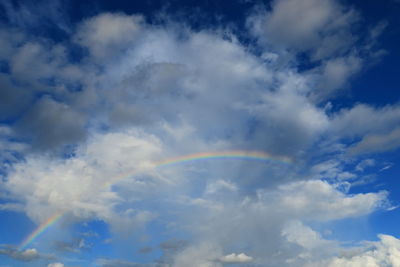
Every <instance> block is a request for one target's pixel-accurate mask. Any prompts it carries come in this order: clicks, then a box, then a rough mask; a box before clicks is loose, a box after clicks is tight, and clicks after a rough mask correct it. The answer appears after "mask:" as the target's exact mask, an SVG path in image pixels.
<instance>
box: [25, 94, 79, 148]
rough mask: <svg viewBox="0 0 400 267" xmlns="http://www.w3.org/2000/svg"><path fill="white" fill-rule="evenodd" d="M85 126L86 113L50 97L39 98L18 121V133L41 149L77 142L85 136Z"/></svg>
mask: <svg viewBox="0 0 400 267" xmlns="http://www.w3.org/2000/svg"><path fill="white" fill-rule="evenodd" d="M84 127H85V119H84V115H82V114H80V113H78V112H76V111H75V110H74V109H72V108H71V107H70V106H68V105H67V104H64V103H60V102H57V101H54V100H53V99H51V98H50V97H43V98H41V99H40V100H38V101H37V102H36V104H35V105H34V106H33V107H32V108H31V110H29V111H28V112H27V113H26V114H25V116H24V117H23V118H22V119H21V120H20V121H19V122H18V123H17V131H18V133H19V134H20V135H21V136H22V137H24V138H28V139H32V142H33V146H34V147H35V148H39V149H48V148H52V147H57V146H60V145H66V144H71V143H76V142H78V141H80V140H82V139H83V138H84V136H85V134H86V131H85V129H84Z"/></svg>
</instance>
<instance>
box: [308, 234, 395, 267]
mask: <svg viewBox="0 0 400 267" xmlns="http://www.w3.org/2000/svg"><path fill="white" fill-rule="evenodd" d="M379 239H380V240H379V241H377V242H369V243H367V244H366V245H365V246H363V247H360V248H358V250H355V251H354V252H350V253H346V252H344V253H343V254H344V255H342V256H338V257H334V258H332V259H329V260H325V261H321V262H318V263H311V264H307V265H306V266H310V267H311V266H321V265H324V266H329V267H339V266H346V267H361V266H371V267H375V266H376V267H378V266H379V267H381V266H382V267H386V266H387V267H389V266H400V240H398V239H397V238H395V237H393V236H390V235H379Z"/></svg>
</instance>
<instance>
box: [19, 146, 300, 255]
mask: <svg viewBox="0 0 400 267" xmlns="http://www.w3.org/2000/svg"><path fill="white" fill-rule="evenodd" d="M211 159H237V160H255V161H261V162H274V163H281V164H290V163H292V161H291V160H290V159H289V158H287V157H280V156H272V155H270V154H268V153H265V152H260V151H246V150H234V151H223V152H203V153H196V154H189V155H185V156H180V157H173V158H169V159H166V160H162V161H155V162H154V163H153V166H154V167H162V166H170V165H174V164H179V163H184V162H192V161H204V160H211ZM135 173H136V171H135V172H130V173H129V174H124V175H123V176H120V177H119V178H117V179H114V180H113V183H115V182H117V181H119V180H122V179H125V178H128V177H131V176H132V175H134V174H135ZM106 185H109V183H106ZM64 214H65V212H58V213H55V214H54V215H52V216H51V217H50V218H48V219H47V220H46V221H44V222H43V223H42V224H40V225H39V226H38V227H37V228H36V229H35V230H34V231H33V232H32V233H31V234H30V235H29V236H27V237H26V238H25V239H24V240H23V241H22V243H21V244H20V246H19V247H18V249H19V250H24V249H25V248H27V247H28V246H29V245H30V244H31V243H32V242H33V241H34V240H35V239H36V238H37V237H39V236H40V235H41V234H43V233H44V232H45V231H46V230H47V229H48V228H49V227H50V226H52V225H53V224H55V223H56V222H57V221H59V220H60V219H61V217H62V216H63V215H64Z"/></svg>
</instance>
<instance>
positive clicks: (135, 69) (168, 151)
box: [0, 0, 399, 267]
mask: <svg viewBox="0 0 400 267" xmlns="http://www.w3.org/2000/svg"><path fill="white" fill-rule="evenodd" d="M10 12H11V11H9V13H10ZM360 21H361V17H360V15H359V14H358V13H357V12H356V11H354V10H353V9H351V8H347V7H346V6H344V5H343V4H341V3H339V2H337V1H333V0H323V1H316V0H299V1H294V0H276V1H273V2H272V4H271V9H270V10H267V11H265V10H264V11H260V13H258V14H254V13H253V14H251V15H250V17H249V18H248V25H247V26H248V27H249V28H248V30H249V31H251V32H252V33H253V36H252V37H251V38H255V40H254V41H255V42H254V47H253V44H248V43H242V42H241V41H240V38H238V37H237V36H235V34H233V33H232V32H231V31H230V30H229V29H228V28H225V27H224V26H223V25H221V26H220V27H219V28H215V29H203V30H201V31H200V30H199V31H196V30H193V29H191V28H190V27H189V26H188V25H181V24H180V23H178V22H170V21H168V22H164V24H163V25H162V26H160V25H154V24H150V23H147V22H146V19H145V18H144V17H143V16H141V15H127V14H124V13H100V14H98V15H95V16H93V17H91V18H86V19H85V20H83V21H82V22H80V23H77V26H76V28H74V29H72V30H71V32H70V33H68V34H67V37H66V38H67V39H68V40H67V41H65V42H62V43H52V42H50V41H49V40H42V39H40V40H39V39H34V38H32V37H31V36H30V35H29V34H28V33H25V32H24V31H23V30H10V29H7V28H6V27H3V26H1V31H0V35H1V36H5V38H4V39H3V38H0V48H4V49H0V51H7V53H5V52H4V53H2V52H0V57H1V60H3V61H4V62H7V65H8V71H5V72H1V73H0V85H3V86H0V113H1V116H3V117H2V118H1V119H2V120H4V121H5V123H4V125H1V126H0V150H1V152H2V156H1V157H0V159H3V158H4V162H5V163H6V164H5V166H6V167H5V170H2V171H3V172H4V175H3V176H4V179H2V181H1V187H2V191H3V190H4V191H6V192H7V194H6V195H7V197H8V200H12V201H10V202H7V203H1V204H0V209H3V210H6V209H7V210H14V211H23V212H25V213H26V214H27V215H28V217H29V218H30V219H32V220H33V221H34V222H35V223H38V224H40V223H43V222H44V221H46V219H48V218H50V217H51V216H53V215H54V214H58V213H62V214H64V220H62V222H63V223H64V224H63V226H64V227H66V228H68V225H69V224H72V223H74V222H82V221H83V222H90V221H92V220H101V221H102V222H104V223H105V224H106V225H107V226H109V227H110V232H111V235H113V234H115V233H122V235H120V236H124V237H126V238H127V239H128V241H126V242H130V241H132V240H131V239H133V238H134V239H135V242H141V241H143V240H146V239H147V238H149V237H148V235H151V234H152V233H151V229H148V228H147V227H149V228H151V227H154V225H157V227H158V226H159V227H160V228H162V231H163V232H164V231H165V232H171V233H174V234H176V233H180V234H181V235H182V236H183V238H182V240H181V239H171V240H170V241H169V242H168V241H164V242H162V243H161V245H160V247H159V249H160V250H161V251H162V253H163V255H162V256H161V257H160V258H159V259H156V260H155V261H152V262H148V263H136V262H135V261H129V260H126V259H118V258H116V259H105V258H104V257H103V256H101V255H98V257H97V258H98V261H97V263H98V264H99V265H101V266H176V267H180V266H182V267H186V266H204V267H207V266H210V267H211V266H217V267H219V266H223V265H224V264H246V263H247V264H253V263H254V264H258V265H261V266H280V267H281V266H302V265H304V264H314V263H315V262H324V263H326V264H325V265H329V264H338V263H341V264H343V266H345V264H351V262H353V261H354V262H356V261H358V260H361V261H363V262H365V260H367V261H368V260H369V259H370V257H372V256H374V257H375V258H374V259H373V260H371V262H374V261H375V263H376V264H378V265H379V264H384V263H385V264H386V263H387V262H390V261H391V263H392V264H394V263H393V262H395V260H394V261H393V260H392V258H393V257H395V255H397V254H396V253H395V250H391V248H392V247H393V246H394V245H396V244H397V243H396V242H397V241H396V239H395V238H394V237H388V236H381V241H380V242H376V243H373V244H374V245H373V246H372V248H373V249H372V250H365V251H362V253H359V255H353V256H351V257H347V256H343V257H339V256H337V255H338V254H337V253H338V251H340V250H341V244H340V242H339V241H337V240H326V239H325V238H324V237H323V235H322V234H321V233H319V232H318V231H317V230H316V229H313V228H312V225H313V223H314V224H319V225H322V226H323V225H325V224H327V223H334V222H335V221H339V220H344V219H349V218H352V219H357V218H359V217H363V216H367V215H370V214H371V213H373V212H375V211H377V210H385V209H387V208H388V207H390V199H389V192H387V191H383V190H382V191H377V190H374V191H372V192H359V193H352V194H349V189H350V187H351V186H352V185H354V184H355V182H354V183H352V184H351V183H350V182H353V181H357V182H359V180H362V177H361V174H362V173H363V172H364V171H365V170H367V168H368V167H369V166H373V165H374V162H375V161H374V159H373V156H371V159H369V161H367V160H364V161H362V160H363V158H359V157H358V154H361V153H364V152H369V153H370V152H383V151H387V150H389V149H392V148H395V147H398V145H399V144H397V143H396V140H397V139H398V138H397V137H398V135H399V134H398V128H397V126H396V125H397V124H398V122H399V116H398V115H399V108H398V107H397V105H392V106H386V107H383V108H375V107H373V106H370V105H367V104H357V105H354V106H352V107H348V108H346V109H342V110H338V109H332V105H333V104H332V103H328V104H326V103H324V105H321V103H323V102H324V101H325V102H327V101H328V100H329V99H330V97H331V96H332V95H333V94H334V93H335V92H336V91H337V90H340V89H342V88H344V87H346V86H347V84H348V82H349V80H350V79H351V78H352V77H353V76H354V75H355V74H356V73H359V72H360V71H362V69H363V67H364V62H365V61H366V59H369V58H371V57H373V54H374V52H376V50H375V48H374V47H373V44H374V41H375V39H376V38H377V36H378V35H379V29H375V31H376V34H373V35H374V36H373V37H371V36H372V35H371V36H369V37H368V38H369V39H368V38H367V39H368V40H364V41H360V42H358V40H359V39H358V36H357V34H354V26H355V25H356V24H357V23H359V22H360ZM177 25H178V26H177ZM179 25H180V26H182V27H180V26H179ZM65 31H66V32H67V30H65ZM68 31H69V30H68ZM369 32H370V33H371V34H372V31H369ZM249 38H250V36H249ZM371 38H372V39H373V40H372V39H371ZM44 39H45V38H44ZM70 46H71V47H70ZM76 46H77V47H78V48H79V49H81V50H82V51H81V52H82V54H81V55H79V56H77V57H78V58H74V59H73V60H72V59H71V54H73V52H74V51H72V50H73V47H75V48H76ZM260 48H261V50H262V52H260V51H259V49H260ZM255 51H256V52H255ZM259 52H260V53H261V54H262V55H261V56H260V55H259ZM361 52H362V53H361ZM301 53H305V54H307V58H308V59H307V60H308V61H310V62H312V63H313V64H311V65H312V67H310V68H308V69H306V70H302V71H299V68H298V66H299V65H300V64H301V62H299V59H298V57H297V56H298V55H299V54H301ZM32 66H36V67H35V68H32ZM1 96H4V98H2V97H1ZM325 104H326V105H325ZM396 138H397V139H396ZM232 150H234V151H243V150H251V151H253V150H256V151H262V152H265V153H268V155H270V156H269V157H270V158H269V159H268V160H266V159H263V160H260V159H252V160H251V159H248V158H247V159H246V160H239V159H238V158H235V157H232V158H229V156H228V157H226V158H223V159H218V160H217V159H213V158H212V157H210V158H209V159H207V156H205V157H203V159H204V160H198V161H190V160H188V161H183V163H182V162H181V163H179V164H178V163H176V162H175V164H164V165H163V164H160V162H174V160H173V159H174V158H180V157H183V158H184V157H185V155H193V154H196V153H205V154H204V155H207V152H215V151H232ZM3 152H4V153H3ZM347 152H354V153H347ZM3 155H4V156H3ZM200 155H201V154H200ZM332 155H333V156H332ZM351 157H353V158H351ZM349 158H350V159H349ZM282 159H285V160H282ZM351 164H353V165H354V170H352V169H350V167H349V166H350V165H351ZM3 176H2V177H3ZM349 181H350V182H349ZM2 198H3V197H2ZM4 199H5V198H4ZM171 218H173V220H172V221H171ZM135 234H137V235H135ZM155 235H158V234H157V233H155ZM139 236H140V237H139ZM186 237H187V240H186ZM167 238H169V237H167ZM49 239H51V237H49ZM136 239H137V240H136ZM183 239H185V241H183ZM332 239H334V237H332ZM70 240H72V239H70ZM76 240H77V241H76V242H75V241H72V242H70V241H68V242H67V241H59V242H56V243H55V244H56V246H55V247H56V249H57V248H58V252H59V251H63V252H66V251H68V252H77V251H80V250H79V249H81V248H83V247H84V246H85V241H83V239H76ZM39 243H40V242H39ZM395 243H396V244H395ZM53 244H54V243H53ZM152 246H153V245H152ZM389 246H390V248H389ZM385 249H386V250H385ZM154 250H156V249H154ZM389 250H390V251H391V253H392V252H393V253H392V254H390V256H389V257H386V258H385V256H383V255H386V256H387V255H389V254H387V253H386V251H389ZM148 251H149V250H148ZM382 251H385V253H381V252H382ZM0 252H1V253H2V254H6V255H9V256H11V257H13V258H15V259H17V258H18V259H21V260H34V259H36V258H37V257H39V256H37V255H38V253H37V251H36V250H35V249H30V250H26V251H16V250H13V249H8V248H2V250H1V251H0ZM35 253H36V254H35ZM148 254H152V253H148ZM370 254H373V255H372V256H371V255H370ZM35 255H36V256H35ZM392 256H393V257H392ZM35 257H36V258H35ZM378 258H379V259H378ZM61 260H62V259H61ZM63 262H64V261H63ZM48 266H49V267H51V266H53V267H56V266H64V265H63V264H61V263H51V264H49V265H48ZM332 266H335V265H332ZM349 266H351V265H349ZM355 266H357V265H355Z"/></svg>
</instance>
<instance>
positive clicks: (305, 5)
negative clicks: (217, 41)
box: [253, 0, 359, 59]
mask: <svg viewBox="0 0 400 267" xmlns="http://www.w3.org/2000/svg"><path fill="white" fill-rule="evenodd" d="M271 6H272V10H271V11H270V12H267V13H266V14H264V15H260V17H259V18H258V19H260V21H255V22H254V23H255V25H253V26H255V27H256V28H255V31H256V33H257V34H258V35H259V36H260V38H261V40H262V41H263V42H266V43H271V44H273V45H276V46H284V47H286V48H288V49H294V50H295V51H311V52H312V54H313V57H314V58H316V59H323V58H326V57H330V56H332V55H335V54H338V53H343V51H346V50H347V49H348V47H349V46H350V45H351V44H352V43H353V42H354V41H355V37H354V36H353V35H352V34H351V28H350V27H351V25H353V24H354V23H356V22H357V21H358V19H359V18H358V15H357V14H356V13H355V12H354V11H353V10H351V9H346V8H345V7H344V6H342V5H341V4H339V3H338V2H336V1H333V0H323V1H316V0H301V1H294V0H276V1H273V2H272V5H271ZM264 16H265V17H264ZM323 44H325V45H323Z"/></svg>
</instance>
